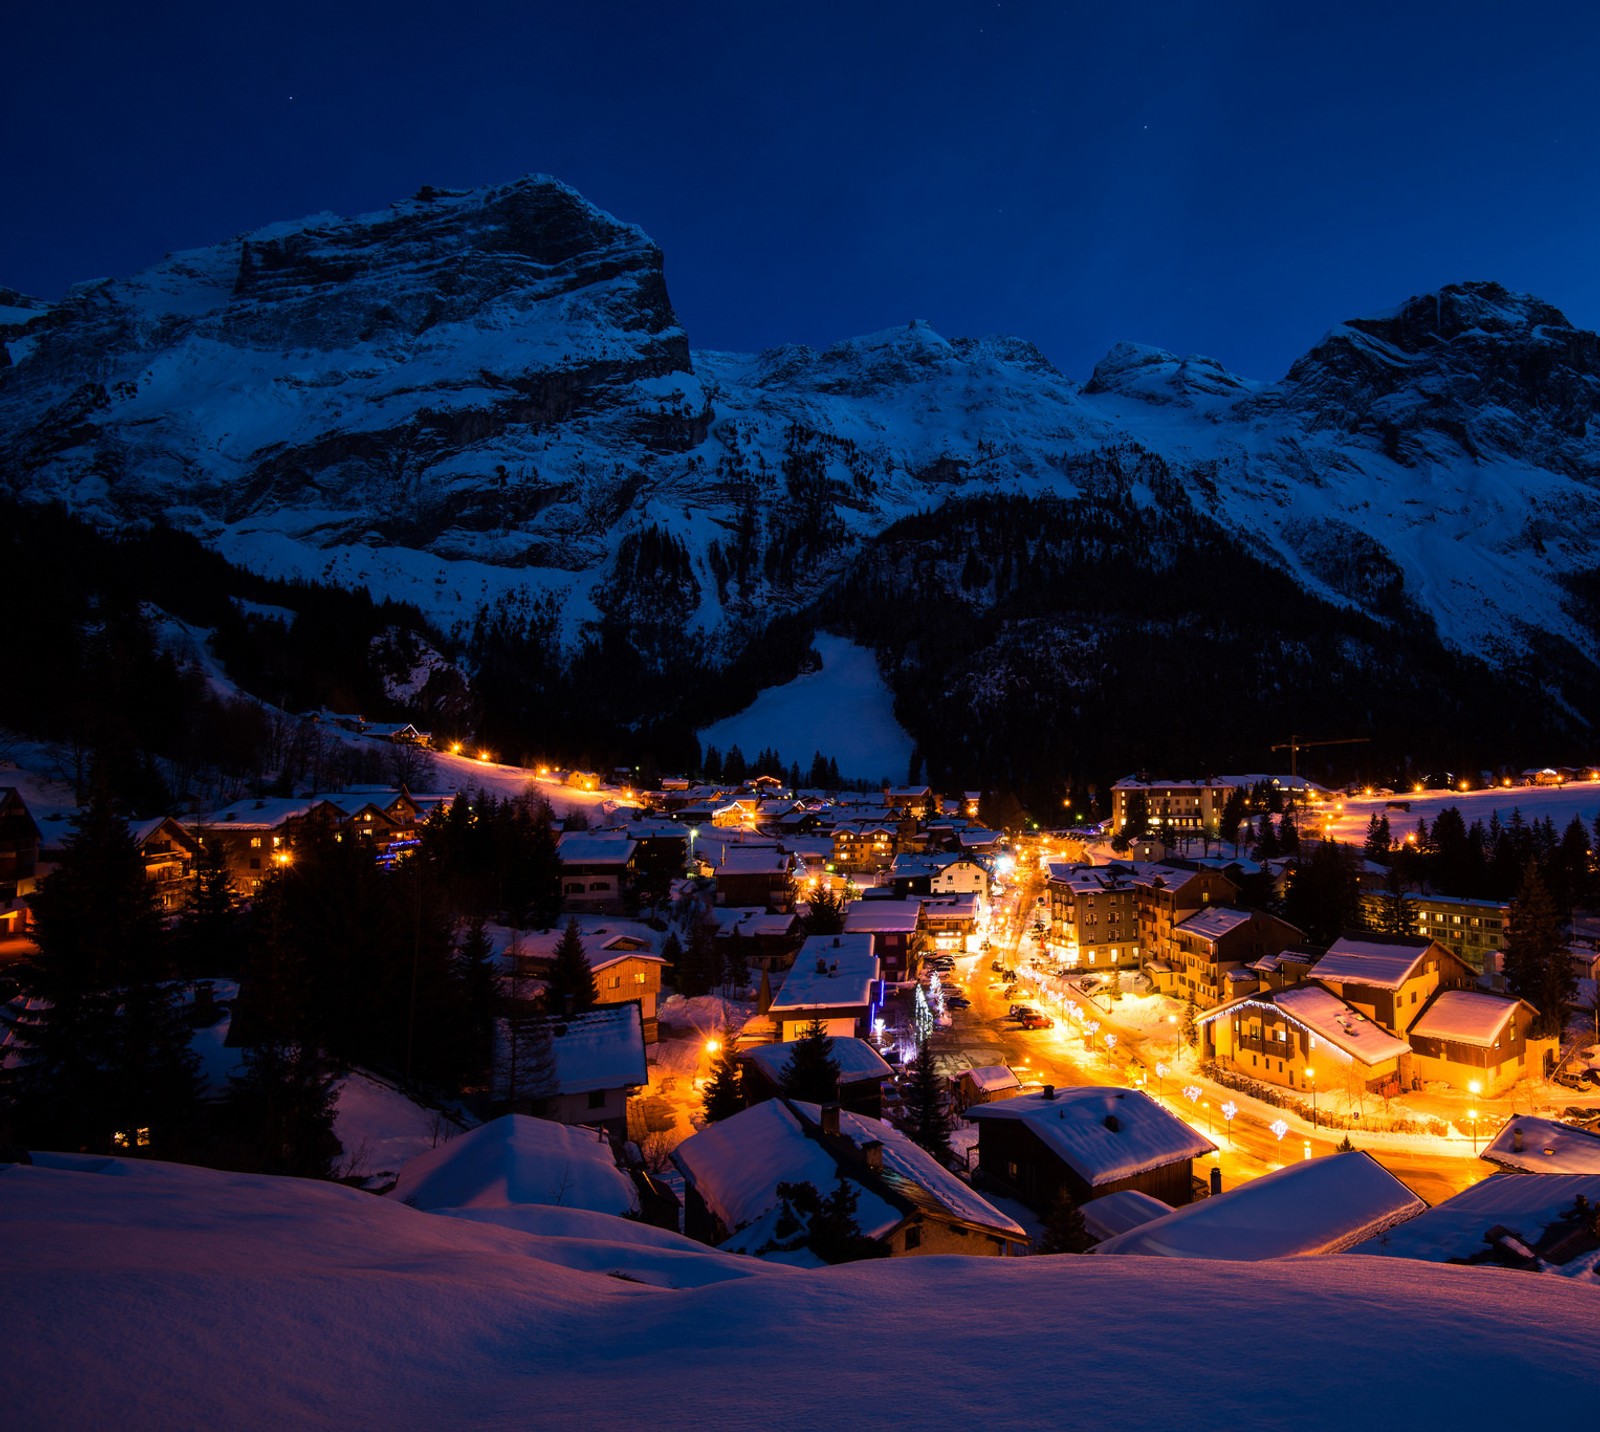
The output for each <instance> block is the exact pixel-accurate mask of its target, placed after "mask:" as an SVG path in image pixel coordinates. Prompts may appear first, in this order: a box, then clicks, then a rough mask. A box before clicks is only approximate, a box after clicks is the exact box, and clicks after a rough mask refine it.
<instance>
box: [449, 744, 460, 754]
mask: <svg viewBox="0 0 1600 1432" xmlns="http://www.w3.org/2000/svg"><path fill="white" fill-rule="evenodd" d="M450 754H451V755H452V756H459V755H460V754H461V742H459V741H452V742H451V743H450Z"/></svg>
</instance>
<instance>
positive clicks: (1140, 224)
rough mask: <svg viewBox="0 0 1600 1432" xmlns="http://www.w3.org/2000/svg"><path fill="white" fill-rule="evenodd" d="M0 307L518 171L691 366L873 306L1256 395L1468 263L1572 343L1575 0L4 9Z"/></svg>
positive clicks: (1579, 307)
mask: <svg viewBox="0 0 1600 1432" xmlns="http://www.w3.org/2000/svg"><path fill="white" fill-rule="evenodd" d="M5 29H6V36H5V39H6V49H7V51H8V59H7V61H6V64H5V79H4V83H3V84H0V135H4V136H5V138H4V153H5V168H4V172H5V181H4V191H3V192H4V200H3V203H0V285H10V286H13V287H17V288H20V289H22V290H24V291H26V292H31V293H35V294H39V295H40V296H43V297H55V296H58V295H59V294H60V293H61V292H62V291H63V290H64V289H65V288H66V286H67V285H68V284H70V283H72V282H75V281H77V280H79V279H84V278H91V277H97V276H101V275H106V274H122V273H127V272H131V271H133V270H136V269H138V268H141V267H143V266H144V265H146V264H148V263H151V262H153V261H155V260H157V259H159V258H160V257H161V256H162V254H164V253H166V252H167V251H169V250H173V249H181V248H190V247H195V246H199V245H203V244H208V243H213V242H217V241H221V240H224V239H227V238H229V237H231V236H232V235H234V234H236V233H238V232H241V231H243V230H245V229H249V228H253V227H256V226H258V225H261V224H264V223H268V222H271V221H273V220H277V219H286V218H294V217H298V216H300V215H302V214H306V213H313V212H316V211H319V210H324V209H329V210H333V211H335V212H339V213H358V212H361V211H364V210H368V209H375V208H381V207H383V206H384V205H385V204H387V203H389V202H391V201H393V200H395V199H398V198H403V197H405V196H407V195H410V194H411V193H413V192H415V190H416V189H417V188H418V187H419V186H420V185H422V184H425V183H428V184H434V185H438V186H440V187H458V186H465V185H474V184H483V183H493V182H499V181H502V180H506V179H510V178H513V177H515V176H517V175H519V174H523V173H527V172H530V171H544V172H548V173H552V174H555V175H557V176H559V177H560V178H562V179H565V180H566V181H567V182H568V183H570V184H573V185H574V186H575V187H577V188H578V189H580V190H582V191H583V192H584V193H585V194H586V195H588V196H589V198H591V199H592V200H594V201H595V202H596V203H598V204H599V205H601V206H602V207H603V208H606V209H608V210H610V211H611V212H612V213H614V214H616V215H617V216H618V217H620V218H623V219H627V220H629V221H632V222H634V223H637V224H639V225H641V226H642V227H643V228H644V229H645V230H646V231H647V232H649V233H650V234H651V235H652V236H653V237H654V238H655V239H656V241H657V242H658V243H660V245H661V246H662V248H663V249H664V250H665V252H666V256H667V278H668V283H669V286H670V288H671V292H672V296H673V300H674V303H675V305H676V307H677V309H678V312H679V315H680V317H681V318H682V319H683V321H684V323H685V325H686V327H687V328H688V330H689V335H690V340H691V342H692V343H693V344H694V345H695V346H697V347H717V348H736V349H753V348H758V347H764V346H767V345H769V344H773V343H778V342H807V343H811V344H815V345H823V344H826V343H828V342H831V341H833V340H834V339H837V338H841V337H846V336H849V335H852V334H857V333H864V332H869V331H871V330H873V329H877V328H883V327H887V326H890V325H894V324H899V323H904V322H905V321H906V320H907V319H908V318H912V317H917V318H926V319H929V320H930V321H931V322H932V323H933V324H934V325H935V327H937V328H938V329H939V330H940V331H942V332H944V333H946V334H949V335H956V334H980V333H989V332H1010V333H1017V334H1021V335H1023V336H1025V337H1028V338H1031V339H1033V340H1034V341H1035V342H1036V343H1038V344H1039V346H1040V347H1041V348H1043V349H1044V351H1045V352H1046V353H1047V354H1048V355H1049V356H1050V357H1051V358H1052V359H1053V360H1054V361H1055V362H1056V363H1057V365H1058V366H1060V367H1061V368H1062V369H1063V370H1064V371H1066V372H1067V373H1068V374H1069V375H1071V376H1073V377H1076V378H1084V377H1087V375H1088V373H1089V371H1090V369H1091V367H1092V366H1093V364H1094V362H1095V360H1096V359H1097V358H1098V357H1099V355H1100V354H1102V353H1103V352H1104V351H1105V349H1106V348H1107V347H1109V346H1110V345H1111V344H1112V343H1113V342H1115V341H1116V340H1118V339H1122V338H1129V339H1135V340H1138V341H1141V342H1148V343H1156V344H1160V345H1161V346H1163V347H1168V348H1172V349H1175V350H1177V351H1179V352H1190V351H1195V352H1205V353H1210V354H1213V355H1215V356H1216V357H1218V358H1220V359H1221V360H1222V361H1223V362H1224V363H1226V364H1228V365H1229V366H1230V367H1232V368H1234V369H1235V370H1236V371H1239V372H1241V373H1244V374H1247V375H1249V376H1252V377H1261V378H1271V377H1276V376H1278V375H1279V374H1281V373H1282V371H1283V370H1284V368H1285V367H1286V366H1287V365H1288V363H1289V362H1290V361H1291V360H1292V359H1293V358H1294V357H1295V356H1296V355H1297V354H1298V353H1300V352H1302V351H1303V350H1304V349H1305V348H1306V347H1307V346H1309V345H1310V344H1311V343H1312V342H1314V341H1315V340H1316V339H1317V337H1318V336H1319V335H1320V334H1321V333H1322V332H1324V331H1325V330H1326V329H1327V328H1328V327H1329V326H1331V325H1332V324H1333V323H1335V322H1337V321H1338V320H1340V319H1341V318H1345V317H1349V316H1352V315H1354V314H1359V313H1363V312H1372V311H1375V310H1378V309H1381V308H1386V307H1389V306H1391V305H1393V304H1394V303H1396V302H1398V301H1399V300H1401V299H1403V298H1405V297H1406V296H1407V295H1409V294H1412V293H1417V292H1423V291H1426V290H1428V289H1431V288H1434V287H1437V286H1438V285H1440V284H1442V283H1446V282H1449V281H1451V280H1455V279H1463V278H1494V279H1498V280H1500V281H1501V282H1503V283H1506V284H1507V285H1509V286H1511V287H1514V288H1522V289H1527V290H1529V291H1532V292H1535V293H1538V294H1540V295H1541V296H1543V297H1544V298H1547V299H1549V300H1550V301H1551V302H1553V303H1555V304H1556V305H1557V306H1558V307H1560V308H1562V309H1563V310H1564V311H1565V312H1566V313H1567V315H1568V317H1570V318H1571V319H1572V320H1573V321H1574V322H1575V323H1578V324H1580V325H1581V326H1584V327H1600V265H1597V264H1596V257H1597V244H1596V236H1597V232H1600V228H1597V223H1596V221H1597V219H1600V183H1597V182H1596V181H1597V178H1600V176H1597V173H1596V167H1597V165H1596V158H1597V155H1600V146H1597V143H1596V141H1597V138H1600V133H1597V131H1600V107H1597V106H1596V104H1595V102H1594V99H1593V74H1594V71H1595V67H1596V61H1597V60H1600V5H1595V4H1592V3H1585V4H1538V3H1531V4H1529V3H1521V4H1514V3H1496V4H1488V3H1475V0H1466V3H1449V4H1444V3H1440V4H1407V3H1405V0H1389V3H1385V4H1367V3H1355V4H1338V5H1316V6H1307V5H1300V4H1294V3H1289V0H1274V2H1273V3H1229V0H1207V3H1162V0H1144V3H1140V4H1138V5H1134V4H1115V3H1108V2H1107V0H1088V3H1085V0H1074V2H1073V3H1067V4H1059V3H1058V4H1044V3H1040V4H1028V3H1022V0H1006V3H1004V4H997V3H995V0H987V3H984V0H970V3H967V0H963V3H943V0H855V3H845V4H833V3H799V4H792V5H777V4H766V3H763V0H741V3H697V0H673V3H665V0H637V3H619V0H610V2H609V3H605V0H601V3H594V0H563V3H560V4H545V3H528V0H523V3H517V4H473V3H470V0H469V3H460V4H456V5H448V4H440V3H437V0H434V3H430V4H428V5H418V4H412V3H407V0H391V3H388V4H351V5H341V4H339V3H337V0H324V3H320V4H304V3H286V4H276V5H225V4H217V3H216V0H205V3H193V2H192V0H182V3H166V0H153V3H147V4H144V5H132V4H109V3H107V4H98V5H74V4H72V3H71V0H57V3H54V4H34V5H23V6H19V7H16V8H15V9H14V11H13V13H12V14H11V15H10V16H9V17H8V20H7V24H6V27H5Z"/></svg>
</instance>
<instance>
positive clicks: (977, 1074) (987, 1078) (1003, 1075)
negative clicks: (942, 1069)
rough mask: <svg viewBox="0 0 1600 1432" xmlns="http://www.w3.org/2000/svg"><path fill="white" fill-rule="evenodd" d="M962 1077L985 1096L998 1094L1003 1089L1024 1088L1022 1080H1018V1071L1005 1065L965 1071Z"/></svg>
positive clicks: (987, 1065)
mask: <svg viewBox="0 0 1600 1432" xmlns="http://www.w3.org/2000/svg"><path fill="white" fill-rule="evenodd" d="M961 1077H962V1078H963V1079H966V1080H967V1081H969V1082H970V1083H971V1085H972V1087H973V1088H974V1089H981V1090H982V1091H983V1092H984V1093H985V1094H998V1093H999V1092H1000V1091H1001V1090H1003V1089H1020V1088H1021V1087H1022V1080H1020V1079H1019V1078H1017V1072H1016V1070H1014V1069H1012V1068H1010V1067H1009V1066H1007V1065H1005V1064H985V1065H983V1066H981V1067H980V1068H977V1069H965V1070H963V1071H962V1073H961Z"/></svg>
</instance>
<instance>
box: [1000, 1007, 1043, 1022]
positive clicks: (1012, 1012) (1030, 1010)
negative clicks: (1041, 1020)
mask: <svg viewBox="0 0 1600 1432" xmlns="http://www.w3.org/2000/svg"><path fill="white" fill-rule="evenodd" d="M1038 1012H1039V1011H1038V1010H1036V1009H1035V1008H1034V1007H1033V1006H1032V1005H1031V1004H1014V1005H1012V1006H1011V1008H1010V1009H1008V1010H1007V1011H1006V1018H1007V1019H1021V1018H1022V1017H1023V1016H1024V1015H1028V1014H1037V1013H1038Z"/></svg>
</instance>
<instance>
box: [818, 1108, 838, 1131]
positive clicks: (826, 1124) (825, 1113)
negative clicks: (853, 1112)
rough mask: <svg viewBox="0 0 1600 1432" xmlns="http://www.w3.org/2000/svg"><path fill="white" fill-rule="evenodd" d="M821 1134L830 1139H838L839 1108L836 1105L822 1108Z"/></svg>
mask: <svg viewBox="0 0 1600 1432" xmlns="http://www.w3.org/2000/svg"><path fill="white" fill-rule="evenodd" d="M822 1132H823V1133H824V1134H825V1135H827V1136H828V1137H829V1138H830V1139H836V1138H838V1137H839V1106H838V1105H837V1104H824V1105H823V1106H822Z"/></svg>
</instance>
